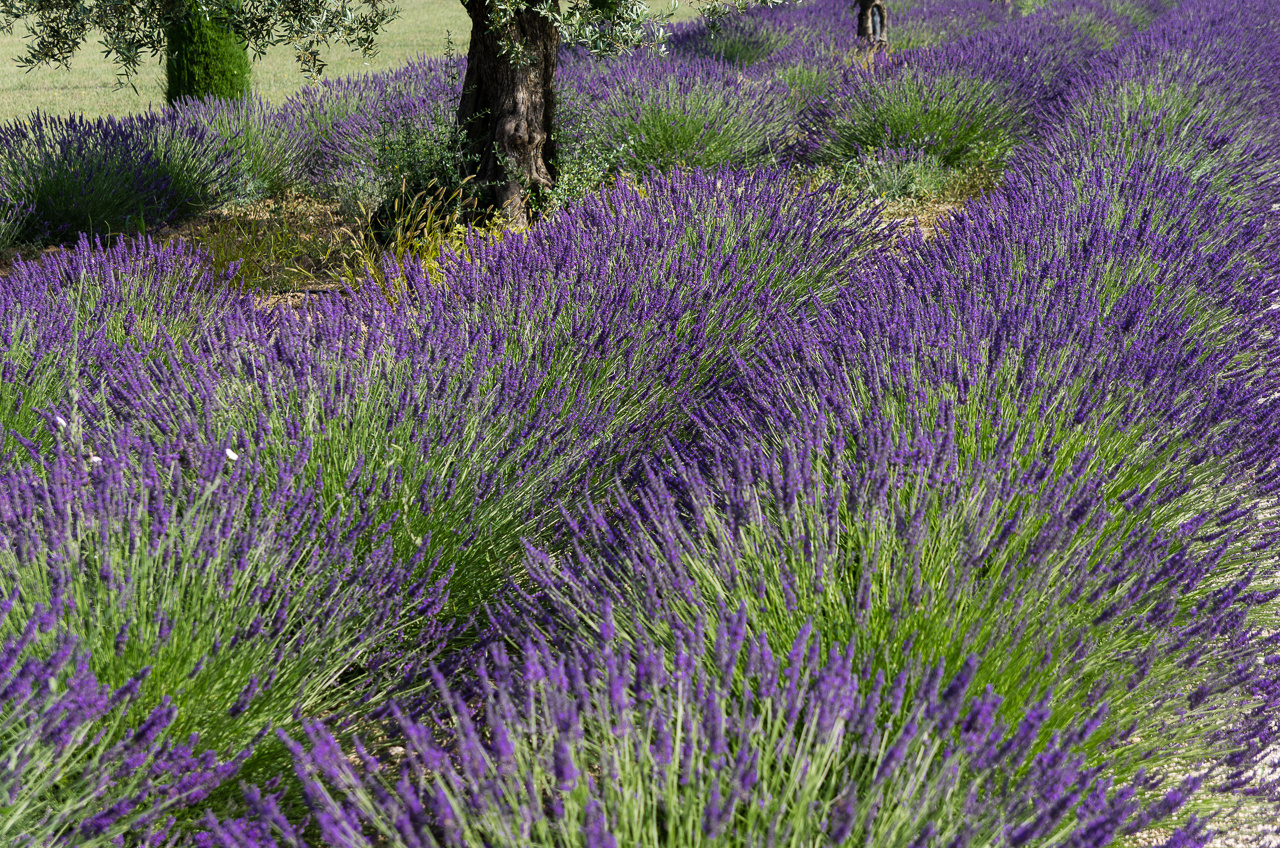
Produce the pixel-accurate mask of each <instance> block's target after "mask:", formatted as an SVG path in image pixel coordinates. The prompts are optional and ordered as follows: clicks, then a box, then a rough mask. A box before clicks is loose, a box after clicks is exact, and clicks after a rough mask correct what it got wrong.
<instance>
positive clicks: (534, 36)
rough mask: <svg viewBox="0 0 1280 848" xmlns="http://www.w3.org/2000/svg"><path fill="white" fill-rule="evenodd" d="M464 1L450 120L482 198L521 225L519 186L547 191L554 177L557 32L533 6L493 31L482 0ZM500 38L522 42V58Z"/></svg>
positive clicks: (523, 211) (525, 214) (523, 202)
mask: <svg viewBox="0 0 1280 848" xmlns="http://www.w3.org/2000/svg"><path fill="white" fill-rule="evenodd" d="M464 5H465V6H466V9H467V13H468V14H469V15H470V16H471V46H470V48H469V49H468V51H467V73H466V77H465V78H464V79H463V82H462V100H461V101H460V102H459V104H458V125H459V126H460V127H461V128H462V130H463V132H464V133H465V134H466V152H467V154H468V155H469V156H470V161H472V162H474V163H475V165H476V168H477V173H476V179H477V182H478V184H479V185H480V187H481V189H482V191H483V193H484V196H485V200H486V201H487V202H488V203H490V204H492V205H493V207H495V208H496V209H500V210H502V211H503V212H504V213H505V214H506V216H507V219H508V221H509V222H510V224H511V225H512V226H515V227H524V226H527V225H528V223H529V209H528V202H527V201H528V198H527V197H526V192H527V189H529V188H533V187H540V188H543V189H550V188H551V187H552V186H553V185H554V183H555V176H556V172H555V159H556V151H555V141H554V139H553V137H552V132H553V129H554V126H555V112H556V96H555V88H554V87H553V82H554V80H555V73H556V60H557V57H558V55H559V50H560V31H559V30H558V29H556V27H555V25H554V24H553V23H552V22H551V21H549V20H547V19H546V18H544V17H543V16H542V15H540V14H538V13H537V12H536V11H534V10H533V9H526V10H524V11H522V12H520V13H518V14H517V15H515V17H514V18H512V20H511V21H510V22H509V23H507V24H505V25H504V26H502V27H500V28H498V29H494V28H493V25H492V19H491V16H490V7H489V2H488V0H465V3H464ZM504 40H505V41H506V42H507V43H511V44H518V45H520V46H521V47H523V48H524V52H525V53H526V55H527V57H528V61H527V62H524V63H521V62H520V61H519V58H518V57H514V58H513V57H512V56H504V55H502V53H501V52H500V50H499V45H500V44H501V43H502V42H503V41H504Z"/></svg>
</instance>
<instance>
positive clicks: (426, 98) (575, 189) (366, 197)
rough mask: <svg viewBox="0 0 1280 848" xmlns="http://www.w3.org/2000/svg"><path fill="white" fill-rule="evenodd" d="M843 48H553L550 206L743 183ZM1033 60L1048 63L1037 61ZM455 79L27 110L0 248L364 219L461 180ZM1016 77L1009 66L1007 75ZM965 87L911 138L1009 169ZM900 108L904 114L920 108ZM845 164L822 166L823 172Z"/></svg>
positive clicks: (948, 31)
mask: <svg viewBox="0 0 1280 848" xmlns="http://www.w3.org/2000/svg"><path fill="white" fill-rule="evenodd" d="M1158 8H1159V4H1158V3H1156V2H1155V0H1144V2H1143V3H1138V4H1127V5H1125V6H1124V9H1123V14H1117V13H1115V12H1112V11H1110V10H1108V9H1106V8H1104V7H1096V8H1090V9H1088V10H1087V11H1086V12H1083V13H1082V14H1081V15H1080V17H1079V20H1076V21H1073V22H1072V23H1073V25H1076V26H1079V27H1080V28H1081V29H1082V31H1083V32H1087V33H1089V37H1091V38H1092V39H1093V41H1094V42H1096V43H1095V45H1094V46H1095V48H1096V46H1097V43H1100V44H1103V45H1105V44H1108V43H1110V42H1112V41H1114V39H1115V38H1117V37H1119V35H1120V34H1121V33H1123V32H1126V31H1131V30H1132V29H1133V28H1134V26H1135V24H1145V23H1146V22H1147V21H1149V20H1150V18H1151V17H1152V15H1153V14H1154V13H1155V10H1157V9H1158ZM895 15H896V17H895V20H896V21H897V27H898V29H899V30H900V31H901V43H902V45H903V46H906V45H910V44H918V45H927V44H936V43H938V42H940V41H946V40H949V39H953V38H955V37H956V36H957V35H958V33H960V32H962V31H966V30H967V31H974V30H982V29H984V28H988V29H989V28H991V27H995V26H998V25H1000V24H1001V23H1006V22H1007V21H1008V20H1009V13H1008V11H1007V10H1006V8H1005V7H1004V6H1002V5H1000V4H992V3H989V2H985V0H968V2H964V3H954V2H947V3H933V2H923V3H921V2H902V3H897V4H895ZM961 22H963V25H962V24H961ZM962 27H963V28H962ZM854 32H855V26H854V21H853V19H852V17H851V14H850V12H849V9H848V6H847V4H846V3H843V2H840V0H818V2H810V3H805V4H800V5H794V4H786V5H784V6H782V7H779V8H774V9H758V10H754V11H753V12H751V13H749V14H748V15H745V16H741V17H739V18H736V19H734V20H732V21H730V22H729V23H728V24H726V25H725V26H724V28H723V30H722V31H721V32H720V33H718V34H716V33H711V32H710V31H708V29H707V27H706V26H705V25H702V24H697V23H692V22H690V23H685V24H681V25H677V26H675V27H674V28H673V32H672V34H671V37H670V42H669V45H668V48H667V55H665V56H659V55H655V54H649V53H637V54H634V55H632V56H630V57H626V58H624V59H622V60H620V61H619V60H612V61H605V62H600V61H596V60H594V59H592V58H591V57H590V56H589V55H587V54H585V53H582V52H581V51H575V50H565V51H564V53H563V56H562V60H561V67H560V70H559V73H558V85H559V88H560V99H561V104H560V116H561V123H562V128H561V138H560V140H559V141H560V147H561V155H560V159H561V161H560V171H561V180H560V182H561V183H562V188H561V192H562V194H564V195H565V197H563V198H557V199H560V200H563V199H576V197H578V196H580V195H581V194H583V193H584V192H585V191H587V190H589V189H592V188H595V187H597V186H598V185H599V184H600V182H601V181H602V180H604V179H605V178H606V177H607V176H608V175H609V174H611V173H614V172H616V171H618V170H629V171H631V172H633V173H642V172H644V171H645V170H646V169H647V168H649V167H653V166H657V167H669V166H670V165H672V164H673V163H677V162H679V163H682V164H684V165H687V166H699V167H716V166H721V165H727V164H737V165H743V166H749V167H758V166H761V165H768V164H771V163H774V162H776V161H779V160H780V159H781V158H784V157H787V156H788V155H789V154H791V152H792V150H793V148H794V147H795V146H796V144H797V143H798V142H801V143H805V142H813V141H814V140H813V139H809V138H807V137H806V136H804V135H803V134H801V135H800V137H799V138H797V133H796V125H797V119H798V118H799V117H800V114H801V113H802V112H803V111H805V109H806V107H807V106H808V105H809V104H811V103H812V102H813V99H814V97H815V96H817V95H820V94H822V93H824V92H827V91H828V89H829V87H830V86H832V85H834V84H835V81H836V80H837V79H838V78H839V77H840V76H841V74H842V72H843V71H844V69H845V68H846V67H847V66H848V65H849V64H850V62H851V61H853V60H852V59H851V57H852V56H854V55H855V54H856V51H857V47H858V45H857V42H856V38H855V37H854ZM1081 37H1085V36H1083V35H1079V36H1077V38H1081ZM1079 46H1080V45H1077V47H1079ZM982 49H983V48H981V47H975V49H974V51H972V55H971V56H970V57H969V59H968V60H967V61H966V64H965V65H964V66H963V67H965V68H966V69H968V70H970V71H973V70H975V69H979V68H980V69H982V70H985V71H987V72H990V71H993V70H996V71H1005V70H1009V68H1010V67H1011V66H1010V65H1009V63H1008V62H1006V63H1005V65H1002V66H1000V67H999V68H995V67H988V66H987V64H985V59H984V58H983V57H982V56H981V50H982ZM1022 49H1023V51H1024V54H1026V50H1027V48H1022ZM907 52H908V53H910V52H911V51H907ZM1076 53H1077V54H1078V53H1079V51H1078V50H1077V51H1076ZM1026 55H1027V56H1030V55H1032V54H1026ZM1035 55H1037V56H1038V57H1039V58H1038V59H1037V61H1042V60H1044V58H1045V57H1050V61H1056V60H1053V59H1052V58H1051V57H1052V53H1051V51H1047V50H1046V51H1043V53H1042V54H1035ZM1024 58H1025V57H1024ZM462 62H463V60H462V59H461V58H460V57H459V58H454V59H441V58H423V59H421V60H417V61H413V62H410V63H409V64H407V65H406V66H405V67H403V68H402V69H400V70H398V71H396V72H393V73H386V74H374V75H367V76H363V77H355V78H348V79H341V80H326V81H325V82H324V83H323V84H322V85H319V86H316V87H308V88H305V89H303V90H302V91H301V92H300V93H299V94H298V95H296V96H294V97H292V98H290V99H289V100H287V101H286V102H285V103H283V104H281V105H280V106H279V107H278V108H272V107H271V106H270V105H269V104H267V103H266V102H265V101H263V100H262V99H261V98H256V97H251V98H249V99H248V100H246V101H245V102H243V103H238V104H227V103H225V102H223V101H217V100H211V101H205V102H187V103H185V104H183V105H181V106H180V107H177V108H171V109H166V110H164V111H162V112H152V113H148V114H145V115H140V116H133V117H129V118H125V119H120V120H117V119H114V118H107V119H98V120H86V119H83V118H75V117H71V118H59V117H53V116H48V115H41V114H39V113H36V114H35V115H33V116H32V117H31V119H30V120H28V121H24V122H13V123H10V124H5V125H2V126H0V142H2V143H3V145H4V148H5V150H6V156H5V158H4V160H3V161H2V162H0V201H2V202H0V246H3V245H8V244H11V243H18V244H29V243H66V244H73V243H74V242H75V240H76V238H77V236H78V234H79V233H81V232H86V233H90V234H93V233H105V232H107V231H113V232H121V231H129V230H137V229H138V228H140V227H142V228H153V227H155V226H157V225H159V224H161V223H164V222H167V221H171V220H174V219H177V218H181V217H183V216H185V215H189V214H191V213H192V212H195V211H198V210H200V209H203V208H208V207H210V206H216V205H218V204H221V203H225V202H227V201H229V200H239V199H246V198H253V197H258V196H262V195H264V194H268V195H278V194H281V193H282V192H284V191H286V190H288V189H291V188H292V189H299V190H303V191H306V192H310V193H317V194H320V195H321V196H324V197H326V198H330V199H336V200H339V201H341V202H342V203H343V204H344V206H345V207H346V208H347V209H348V210H350V211H354V210H356V209H357V207H358V205H360V204H363V205H365V206H366V207H367V208H373V207H375V206H377V205H378V203H379V202H380V201H382V200H385V199H386V198H387V197H388V195H389V194H390V193H392V192H394V191H395V190H397V189H398V188H399V187H400V181H401V179H402V177H405V176H406V175H407V176H409V178H410V180H411V181H414V182H417V183H421V186H419V187H425V186H426V185H427V183H428V182H429V181H430V180H431V179H433V178H434V179H437V180H438V181H439V182H440V183H442V184H450V183H451V181H455V180H457V179H459V178H460V177H461V176H462V175H463V173H464V172H465V171H466V167H465V163H463V162H460V161H459V158H458V151H459V149H460V144H459V138H458V132H457V127H456V126H455V124H454V119H453V111H454V105H455V104H456V102H457V99H458V91H459V86H460V80H461V67H462ZM975 62H976V63H977V64H976V66H975ZM1026 75H1027V69H1026V68H1022V69H1020V70H1019V71H1018V73H1017V77H1018V78H1019V79H1021V78H1023V77H1026ZM1069 77H1070V75H1068V77H1066V78H1069ZM1066 78H1063V79H1066ZM980 83H981V84H980ZM969 85H970V86H972V87H975V88H977V89H979V90H978V91H975V92H961V95H962V96H961V97H960V102H958V103H955V104H951V105H952V107H955V108H959V109H960V110H961V114H952V112H953V111H954V108H953V109H951V110H947V109H944V111H943V113H942V114H943V115H945V116H949V117H948V118H946V119H945V121H944V125H943V126H933V125H927V126H924V127H917V128H916V132H915V135H919V134H921V133H924V134H934V135H937V134H939V133H941V134H942V135H948V136H952V138H951V140H950V149H951V150H952V151H954V149H955V148H956V147H957V146H964V145H965V144H967V143H969V142H971V141H973V136H974V135H975V134H978V135H981V134H983V133H994V134H996V135H997V136H1000V139H999V140H998V142H997V143H996V144H995V146H994V147H993V148H992V149H990V150H986V151H985V156H986V158H988V159H992V158H996V157H998V156H999V155H1000V154H1002V153H1004V152H1007V148H1008V146H1009V143H1010V142H1011V141H1012V139H1011V138H1009V137H1008V136H1010V135H1011V134H1012V135H1015V136H1016V135H1017V133H1018V131H1019V130H1020V129H1025V123H1026V121H1025V119H1026V116H1025V115H1012V114H1010V111H1011V109H1010V108H1009V107H1006V106H1004V105H1002V104H1001V103H1000V100H1001V96H1002V94H1003V89H1002V88H1001V87H1000V86H998V85H994V84H993V83H992V82H991V80H989V79H987V80H982V81H979V80H977V79H970V80H969ZM1020 93H1022V94H1026V93H1027V92H1026V91H1022V92H1020ZM915 94H916V96H917V97H923V98H927V97H929V96H931V94H932V93H931V92H916V93H915ZM877 105H882V104H880V102H879V101H878V100H877V99H875V98H873V99H872V100H871V101H869V102H868V106H867V108H868V110H869V111H870V112H871V113H874V111H875V110H874V108H873V107H875V106H877ZM1023 105H1025V104H1023ZM913 108H914V110H915V111H916V112H918V111H919V109H920V105H919V103H916V104H915V106H914V107H913ZM864 117H865V116H864ZM881 117H882V118H883V117H884V116H881ZM915 117H918V115H916V116H914V117H913V115H910V114H907V115H902V116H899V118H898V120H897V121H895V123H898V124H901V123H903V122H906V123H905V126H898V127H896V130H895V133H896V136H897V137H896V138H895V139H893V140H894V142H895V146H897V147H902V146H912V142H913V139H912V138H911V136H912V135H913V133H912V132H911V124H912V123H914V118H915ZM931 120H932V119H931ZM948 121H949V123H947V122H948ZM864 123H865V121H864ZM875 123H876V125H877V126H879V127H883V125H884V121H883V120H880V121H877V122H875ZM926 124H930V122H929V121H926ZM846 142H847V139H846ZM873 146H875V145H873ZM844 147H845V148H847V147H848V144H847V143H846V144H845V145H844ZM845 153H847V150H845V149H836V150H834V151H833V156H834V157H835V158H836V159H841V158H843V157H844V155H845ZM828 158H830V157H828Z"/></svg>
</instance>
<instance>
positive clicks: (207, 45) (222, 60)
mask: <svg viewBox="0 0 1280 848" xmlns="http://www.w3.org/2000/svg"><path fill="white" fill-rule="evenodd" d="M191 5H192V6H194V4H191ZM189 11H190V14H188V15H187V16H186V18H185V19H183V20H181V21H175V22H173V23H171V24H170V25H169V26H167V27H165V33H164V34H165V55H164V75H165V91H164V96H165V100H166V101H167V102H168V103H169V105H171V106H172V105H173V103H174V102H175V101H176V100H178V98H180V97H209V96H214V97H222V98H225V99H228V100H240V99H241V98H243V97H244V96H245V95H247V94H248V93H249V91H250V88H251V80H250V75H251V72H252V65H251V63H250V61H249V48H248V46H247V45H246V44H245V43H244V42H242V41H240V40H239V39H238V38H236V37H235V36H234V35H232V34H231V33H229V32H227V31H226V30H225V29H223V28H222V27H221V26H220V25H219V24H218V22H217V21H215V20H211V19H210V18H209V17H207V16H206V15H205V14H204V13H203V12H201V11H200V10H199V9H197V8H191V9H190V10H189Z"/></svg>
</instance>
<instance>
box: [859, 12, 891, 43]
mask: <svg viewBox="0 0 1280 848" xmlns="http://www.w3.org/2000/svg"><path fill="white" fill-rule="evenodd" d="M858 37H859V38H866V39H870V41H871V46H872V49H874V50H882V49H885V48H887V47H888V46H889V7H888V6H886V5H885V2H884V0H858Z"/></svg>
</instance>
